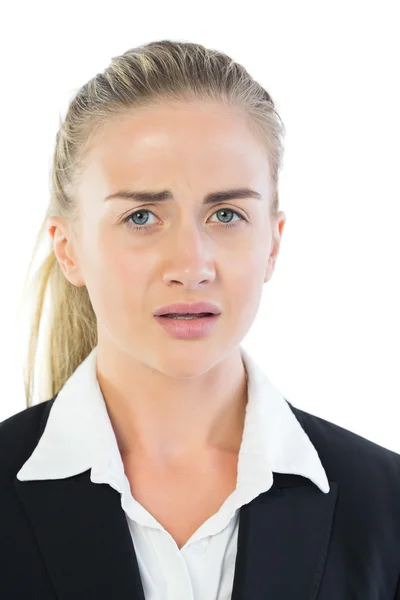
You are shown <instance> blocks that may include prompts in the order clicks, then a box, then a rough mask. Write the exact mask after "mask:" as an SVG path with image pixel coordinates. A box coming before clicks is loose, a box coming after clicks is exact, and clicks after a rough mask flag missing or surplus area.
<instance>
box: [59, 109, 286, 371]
mask: <svg viewBox="0 0 400 600" xmlns="http://www.w3.org/2000/svg"><path fill="white" fill-rule="evenodd" d="M234 188H251V189H252V190H255V191H256V192H258V193H259V194H260V196H261V198H260V199H256V198H252V197H243V198H241V197H234V198H232V199H231V200H228V201H220V202H216V203H213V204H205V203H204V201H203V200H204V198H205V197H206V196H207V195H208V194H210V193H212V192H217V191H221V190H231V189H234ZM118 190H125V191H135V192H139V191H146V192H161V191H164V190H168V191H169V192H170V194H171V199H170V200H166V201H163V202H151V201H145V202H144V201H134V200H127V199H123V198H113V199H109V200H105V198H106V196H108V195H110V194H115V193H116V192H117V191H118ZM77 201H78V204H79V210H80V221H79V238H78V239H77V241H76V244H75V246H74V248H73V255H74V257H75V260H76V270H72V269H71V270H70V271H67V267H64V273H65V274H66V276H67V278H68V279H69V280H70V281H71V283H73V284H74V285H83V284H85V285H86V286H87V289H88V293H89V296H90V298H91V301H92V305H93V308H94V311H95V313H96V316H97V322H98V333H99V344H100V343H110V342H111V343H113V344H117V345H118V346H120V347H122V348H123V349H124V350H125V351H126V352H127V353H128V354H131V355H134V356H136V357H137V358H138V360H140V361H142V362H147V363H148V364H151V365H154V366H158V367H162V365H164V368H167V362H166V361H172V360H174V358H177V359H179V361H180V363H179V364H180V368H181V369H182V372H183V371H184V370H185V365H187V366H188V372H189V370H190V365H194V364H198V361H199V358H200V357H201V356H203V357H207V359H208V360H211V361H212V358H211V357H212V356H215V357H217V356H219V357H220V356H221V355H224V354H227V353H228V352H229V351H230V350H232V349H233V348H234V347H235V346H237V345H238V344H239V343H240V342H241V340H242V339H243V338H244V336H245V335H246V334H247V332H248V330H249V329H250V326H251V324H252V323H253V320H254V318H255V316H256V313H257V310H258V307H259V303H260V300H261V294H262V289H263V284H264V283H265V282H266V281H268V280H269V279H270V278H271V276H272V273H273V269H274V261H275V259H276V256H277V253H278V249H279V243H280V236H281V234H282V230H283V226H284V223H285V216H284V213H282V212H281V213H278V215H277V216H276V217H275V220H274V222H272V221H271V218H270V216H269V206H270V202H271V181H270V171H269V163H268V157H267V154H266V150H265V149H264V146H263V145H262V143H261V142H260V141H259V140H258V139H257V138H256V137H255V136H254V135H253V134H252V132H251V130H250V129H249V128H248V126H247V125H246V123H245V121H244V118H243V117H242V116H240V115H239V114H238V113H236V112H234V111H233V110H232V109H228V108H226V107H222V106H220V105H218V104H210V103H209V104H206V103H202V102H192V103H184V102H182V103H179V104H174V105H173V104H166V105H163V106H162V107H156V108H155V107H153V108H146V109H140V110H139V111H136V112H135V114H134V116H132V115H129V116H126V117H124V118H119V119H116V120H114V121H112V122H109V123H108V124H107V125H106V126H105V127H103V129H102V133H101V136H99V137H98V138H96V142H95V144H94V146H93V148H92V150H91V151H90V153H89V155H88V157H87V166H86V169H85V171H84V173H83V177H82V179H81V181H80V184H79V187H78V190H77ZM226 211H228V212H226ZM135 212H137V215H135V214H134V213H135ZM53 221H57V219H53ZM229 225H231V226H229ZM71 255H72V253H71ZM198 300H207V301H211V302H215V303H216V304H217V305H218V306H220V309H221V314H220V316H219V318H218V320H217V324H216V326H215V327H214V329H213V331H212V332H211V334H209V335H208V336H206V337H202V338H195V339H189V340H187V339H178V338H174V337H172V336H171V335H169V334H167V333H166V331H165V330H164V329H163V328H162V327H161V326H160V325H159V323H158V322H157V320H156V319H155V318H154V316H153V313H154V311H155V310H156V309H157V308H158V307H160V306H161V305H164V304H169V303H171V302H195V301H198ZM106 340H107V341H106Z"/></svg>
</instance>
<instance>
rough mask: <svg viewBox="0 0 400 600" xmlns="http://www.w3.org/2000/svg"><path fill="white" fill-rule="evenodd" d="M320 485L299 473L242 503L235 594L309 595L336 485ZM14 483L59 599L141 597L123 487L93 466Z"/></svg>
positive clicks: (241, 597) (239, 597) (257, 597)
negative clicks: (96, 478) (101, 477)
mask: <svg viewBox="0 0 400 600" xmlns="http://www.w3.org/2000/svg"><path fill="white" fill-rule="evenodd" d="M329 483H330V488H331V489H330V492H329V493H328V494H324V493H322V492H321V491H320V490H319V489H318V488H317V487H316V486H315V485H314V484H313V483H312V482H311V481H310V480H308V479H306V478H303V477H301V476H298V475H291V474H283V473H274V484H273V486H272V487H271V489H270V490H268V492H266V493H264V494H260V495H259V496H257V498H255V499H254V500H253V501H252V502H250V503H249V504H247V505H245V506H243V507H242V508H241V511H240V520H239V534H238V550H237V557H236V565H235V576H234V585H233V593H232V600H248V599H249V598H251V600H264V599H265V598H268V599H269V600H313V599H314V598H315V596H316V594H317V589H318V587H319V584H320V580H321V577H322V573H323V566H324V561H325V559H326V555H327V550H328V544H329V539H330V532H331V528H332V522H333V517H334V513H335V506H336V499H337V492H338V486H337V483H336V482H332V481H330V482H329ZM14 485H15V488H16V490H17V493H18V495H19V497H20V499H21V501H22V503H23V505H24V507H25V509H26V512H27V514H28V517H29V519H30V521H31V524H32V527H33V530H34V533H35V535H36V538H37V540H38V545H39V548H40V551H41V553H42V556H43V558H44V561H45V563H46V566H47V569H48V572H49V575H50V578H51V580H52V582H53V586H54V589H55V591H56V593H57V596H58V598H59V599H60V600H70V599H71V598H74V600H89V599H92V598H93V599H96V600H109V598H118V599H119V600H145V596H144V591H143V586H142V582H141V578H140V572H139V568H138V562H137V557H136V552H135V549H134V544H133V543H132V538H131V535H130V532H129V528H128V524H127V521H126V517H125V513H124V511H123V509H122V507H121V499H120V494H119V493H118V492H117V491H116V490H114V489H113V488H111V487H110V486H109V485H107V484H98V483H93V482H92V481H91V480H90V470H88V471H86V472H84V473H81V474H80V475H75V476H74V477H69V478H67V479H56V480H44V481H19V480H18V479H16V478H15V480H14Z"/></svg>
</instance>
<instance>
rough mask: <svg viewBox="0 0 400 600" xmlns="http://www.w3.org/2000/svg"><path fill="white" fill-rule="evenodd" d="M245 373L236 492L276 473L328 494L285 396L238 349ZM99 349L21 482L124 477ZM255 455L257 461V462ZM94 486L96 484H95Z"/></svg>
mask: <svg viewBox="0 0 400 600" xmlns="http://www.w3.org/2000/svg"><path fill="white" fill-rule="evenodd" d="M240 349H241V354H242V359H243V362H244V365H245V367H246V371H247V381H248V402H247V407H246V416H245V424H244V431H243V438H242V444H241V448H240V462H239V465H241V468H240V469H238V487H241V488H242V489H243V488H246V485H248V486H249V491H250V488H251V487H252V489H253V491H254V483H255V481H256V479H255V476H256V475H259V477H264V485H265V483H268V482H266V481H265V478H267V479H268V480H269V481H270V483H271V484H272V481H273V476H272V471H275V472H279V473H292V474H298V475H302V476H303V477H307V478H309V479H310V480H311V481H312V482H313V483H315V484H316V485H317V486H318V487H319V488H320V489H321V491H323V492H324V493H328V492H329V490H330V487H329V482H328V478H327V475H326V472H325V470H324V468H323V466H322V463H321V461H320V458H319V456H318V453H317V450H316V448H315V447H314V445H313V444H312V442H311V440H310V438H309V437H308V435H307V434H306V432H305V431H304V429H303V428H302V426H301V425H300V423H299V421H298V420H297V419H296V417H295V415H294V414H293V412H292V410H291V409H290V407H289V405H288V404H287V402H286V400H285V398H284V397H283V396H282V394H281V393H280V392H279V391H278V390H277V389H276V388H275V387H274V386H273V384H272V383H271V382H270V380H269V379H268V377H267V376H266V374H265V373H264V371H263V370H262V368H261V367H260V366H259V365H258V363H257V362H256V361H255V360H254V358H253V357H252V356H251V355H250V354H249V353H248V352H247V350H245V349H244V348H243V347H242V346H240ZM96 356H97V346H96V347H95V348H93V350H92V351H91V352H90V353H89V355H88V356H87V357H86V359H85V360H84V361H82V363H81V364H80V365H79V366H78V367H77V369H76V370H75V371H74V373H73V374H72V375H71V376H70V378H69V379H68V380H67V381H66V383H65V384H64V386H63V387H62V389H61V390H60V391H59V393H58V395H57V398H56V399H55V401H54V403H53V406H52V408H51V410H50V413H49V417H48V420H47V423H46V427H45V430H44V432H43V434H42V436H41V438H40V439H39V442H38V444H37V446H36V447H35V449H34V450H33V453H32V454H31V456H30V458H29V459H28V460H27V461H26V462H25V464H24V465H23V466H22V468H21V469H20V470H19V472H18V473H17V478H18V479H19V480H20V481H27V480H40V479H63V478H66V477H71V476H72V475H77V474H79V473H83V472H84V471H87V470H88V469H90V468H91V469H92V474H93V473H97V474H100V473H102V472H107V469H109V468H110V466H111V465H112V469H113V473H114V474H115V473H120V474H123V472H124V468H123V463H122V459H121V455H120V452H119V448H118V444H117V440H116V437H115V433H114V430H113V428H112V425H111V421H110V419H109V415H108V411H107V407H106V404H105V401H104V397H103V394H102V392H101V388H100V386H99V383H98V379H97V376H96ZM255 455H257V456H255ZM92 480H93V479H92Z"/></svg>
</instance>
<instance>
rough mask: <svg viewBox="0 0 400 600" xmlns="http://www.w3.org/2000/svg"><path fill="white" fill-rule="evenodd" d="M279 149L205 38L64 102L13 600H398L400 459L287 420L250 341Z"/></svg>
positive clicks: (22, 429)
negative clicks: (40, 381) (46, 376)
mask: <svg viewBox="0 0 400 600" xmlns="http://www.w3.org/2000/svg"><path fill="white" fill-rule="evenodd" d="M283 137H284V126H283V124H282V121H281V119H280V117H279V115H278V113H277V111H276V107H275V105H274V102H273V101H272V99H271V97H270V95H269V94H268V93H267V92H266V91H265V90H264V89H263V88H262V87H261V86H260V85H259V84H258V83H257V82H256V81H254V79H252V77H251V76H250V75H249V73H248V72H247V71H246V70H245V69H244V67H243V66H241V65H239V64H237V63H235V62H234V61H233V60H232V59H231V58H230V57H228V56H227V55H225V54H223V53H221V52H217V51H215V50H210V49H206V48H204V47H203V46H201V45H199V44H193V43H181V42H172V41H168V40H163V41H158V42H153V43H149V44H147V45H145V46H141V47H139V48H135V49H131V50H128V51H127V52H125V53H124V54H123V55H122V56H118V57H115V58H113V59H112V62H111V64H110V65H109V66H108V68H107V69H106V70H105V71H104V73H99V74H97V75H96V76H95V77H94V78H93V79H91V80H90V81H89V82H88V83H87V84H86V85H84V86H83V87H82V88H81V89H80V90H79V91H78V93H77V94H76V96H75V97H74V98H73V99H72V101H71V103H70V106H69V109H68V111H67V114H66V117H65V120H64V121H63V122H62V123H61V126H60V129H59V131H58V133H57V139H56V147H55V152H54V159H53V169H52V190H51V202H50V205H49V208H48V212H47V214H46V218H45V220H44V222H43V225H42V228H41V230H40V235H39V237H40V239H41V238H42V237H43V235H44V234H46V235H47V234H49V237H50V240H48V241H50V244H51V248H50V249H49V253H48V256H47V257H46V259H45V260H44V261H43V263H42V265H41V267H40V268H39V270H38V271H37V272H36V277H35V283H36V284H37V297H36V298H37V300H36V302H37V303H36V310H35V320H34V323H33V326H32V336H31V339H30V346H29V355H28V363H27V365H28V366H27V377H26V394H27V408H26V409H25V410H23V411H21V412H20V413H18V414H16V415H14V416H13V417H11V418H9V419H7V420H6V421H3V423H2V424H1V425H0V450H1V452H2V457H3V460H2V470H1V472H2V478H1V487H0V490H1V496H0V497H1V502H2V504H1V510H0V515H1V516H0V519H1V531H2V537H1V542H0V547H1V562H0V565H1V566H0V569H1V577H0V597H1V598H2V599H11V598H13V599H14V598H21V599H22V598H24V599H26V598H40V600H48V599H49V600H50V599H55V598H60V599H63V600H64V599H69V598H71V599H73V600H83V599H85V600H87V599H89V598H90V599H92V598H93V599H95V598H96V600H99V599H103V598H104V599H106V598H107V599H109V598H118V600H123V599H125V598H126V599H127V600H128V599H129V600H145V599H146V600H156V599H157V600H161V599H162V600H167V599H171V600H188V599H189V598H193V599H196V600H199V599H200V598H201V599H202V598H206V599H207V600H212V599H215V600H227V599H228V598H233V599H234V600H239V599H241V600H261V599H264V598H269V599H270V600H278V599H279V600H286V599H287V600H289V599H291V600H292V599H296V600H297V599H300V598H304V599H305V600H306V599H307V600H311V599H316V598H318V600H332V599H335V600H338V599H340V600H344V599H349V600H350V599H359V600H361V599H362V600H372V599H374V600H378V599H379V600H386V599H388V600H389V599H390V600H393V598H400V591H399V590H400V587H399V586H398V580H399V570H400V535H399V534H400V510H399V507H400V494H399V466H400V460H399V455H398V454H396V453H394V452H391V451H389V450H387V449H385V448H382V447H380V446H378V445H376V444H374V443H372V442H370V441H368V440H366V439H364V438H362V437H360V436H358V435H355V434H354V433H352V432H350V431H347V430H345V429H343V428H341V427H339V426H337V425H335V424H332V423H329V422H327V421H325V420H323V419H321V418H318V417H316V416H314V415H311V414H309V413H306V412H304V411H301V410H300V409H297V408H295V407H294V406H293V405H292V404H291V403H290V402H288V401H287V400H286V399H285V398H284V397H283V396H282V395H281V394H280V392H279V391H278V390H277V389H276V388H275V387H274V386H273V385H272V384H271V382H270V381H269V380H268V378H267V377H266V375H265V374H264V373H263V371H262V370H261V368H260V367H259V366H258V365H257V363H256V362H255V361H254V359H253V358H252V357H251V356H249V354H248V353H247V352H245V350H244V348H242V347H241V346H240V342H241V340H242V339H243V338H244V336H245V335H246V333H247V332H248V330H249V329H250V327H251V325H252V323H253V321H254V318H255V316H256V313H257V310H258V307H259V303H260V299H261V293H262V290H263V284H264V283H266V282H268V281H269V280H270V279H271V277H272V274H273V271H274V269H275V263H276V259H277V256H278V252H279V247H280V243H281V238H282V232H283V228H284V224H285V220H286V217H285V214H284V213H283V212H282V211H280V210H279V206H278V174H279V170H280V168H281V165H282V154H283ZM36 248H37V246H36ZM47 289H48V290H49V291H50V293H51V300H50V307H51V321H50V327H49V330H48V348H47V351H46V356H45V357H44V358H45V361H46V362H45V366H46V365H47V367H48V373H50V383H49V387H48V388H47V390H46V392H45V393H44V394H43V397H42V398H41V399H40V402H39V403H38V404H36V405H32V402H31V399H32V393H31V387H32V385H31V384H32V383H33V373H34V367H35V364H36V362H37V360H36V355H37V339H38V334H39V330H40V322H41V316H42V314H43V304H44V298H45V292H46V290H47ZM40 362H41V363H43V360H42V359H41V360H40ZM49 398H50V399H49Z"/></svg>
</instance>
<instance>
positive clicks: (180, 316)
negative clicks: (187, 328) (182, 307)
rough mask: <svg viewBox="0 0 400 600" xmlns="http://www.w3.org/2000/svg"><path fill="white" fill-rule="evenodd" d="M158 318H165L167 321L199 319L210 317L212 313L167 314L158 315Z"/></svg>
mask: <svg viewBox="0 0 400 600" xmlns="http://www.w3.org/2000/svg"><path fill="white" fill-rule="evenodd" d="M158 316H159V317H166V318H167V319H184V318H185V317H186V318H189V319H190V318H192V319H194V318H195V319H201V318H202V317H212V316H213V313H179V314H178V313H167V314H165V315H158Z"/></svg>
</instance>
